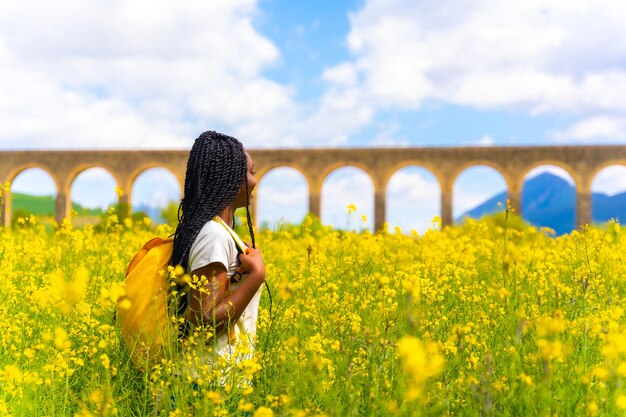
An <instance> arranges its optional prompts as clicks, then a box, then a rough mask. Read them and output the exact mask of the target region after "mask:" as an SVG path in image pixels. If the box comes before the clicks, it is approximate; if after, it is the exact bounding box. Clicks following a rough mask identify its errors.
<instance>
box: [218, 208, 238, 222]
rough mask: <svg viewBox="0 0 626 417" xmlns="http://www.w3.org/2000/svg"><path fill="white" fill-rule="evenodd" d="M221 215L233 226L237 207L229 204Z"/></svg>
mask: <svg viewBox="0 0 626 417" xmlns="http://www.w3.org/2000/svg"><path fill="white" fill-rule="evenodd" d="M219 216H220V217H221V218H222V220H224V221H225V222H226V224H227V225H229V226H231V225H232V224H233V218H234V217H235V209H234V208H232V207H231V206H228V207H226V208H225V209H224V210H222V212H221V213H220V214H219Z"/></svg>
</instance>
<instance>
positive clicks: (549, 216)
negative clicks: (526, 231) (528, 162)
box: [521, 163, 591, 235]
mask: <svg viewBox="0 0 626 417" xmlns="http://www.w3.org/2000/svg"><path fill="white" fill-rule="evenodd" d="M562 165H563V164H549V163H538V164H533V168H530V169H528V170H527V171H525V173H524V176H523V177H522V179H521V181H522V218H523V219H524V220H525V221H526V222H528V223H530V224H532V225H534V226H536V227H549V228H551V229H553V230H554V231H555V232H556V234H557V235H561V234H564V233H569V232H571V231H572V230H574V229H575V228H576V224H577V217H578V215H579V214H578V212H579V207H578V203H579V197H580V193H579V191H580V190H579V188H580V182H579V183H577V182H576V178H574V177H573V176H572V170H571V169H570V170H567V169H566V168H565V167H563V166H562ZM542 167H544V168H546V171H547V172H548V173H550V171H551V169H550V168H557V172H556V173H554V172H552V173H551V175H553V176H556V177H558V179H556V180H551V179H549V178H547V179H544V180H543V181H548V182H538V181H539V179H538V178H539V175H543V174H545V173H543V172H541V168H542ZM532 171H539V173H538V174H537V175H534V176H533V177H532V178H529V175H530V174H531V173H532ZM552 171H554V170H553V169H552ZM564 176H565V178H564ZM533 181H535V183H534V184H532V182H533ZM562 181H565V182H566V183H567V186H564V185H562V184H563V183H562ZM531 185H532V186H531ZM554 193H557V194H554ZM551 196H553V197H551ZM533 198H534V202H536V204H533V205H531V204H529V203H530V202H531V201H533V200H532V199H533ZM551 198H552V200H551ZM555 201H558V204H556V205H555V204H554V202H555ZM551 202H552V203H551ZM555 207H556V208H558V210H555ZM589 213H591V210H589Z"/></svg>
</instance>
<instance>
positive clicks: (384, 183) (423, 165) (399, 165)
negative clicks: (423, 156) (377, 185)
mask: <svg viewBox="0 0 626 417" xmlns="http://www.w3.org/2000/svg"><path fill="white" fill-rule="evenodd" d="M412 166H415V167H419V168H424V169H425V170H427V171H428V172H430V173H431V174H433V175H434V176H435V178H436V179H437V182H438V183H439V188H442V184H443V181H444V178H445V177H444V175H443V174H442V173H441V171H440V170H439V169H438V168H437V167H436V166H435V165H432V164H429V163H427V162H424V161H410V160H407V161H402V162H399V163H397V164H395V165H393V166H392V167H391V168H389V169H388V170H387V171H385V174H384V175H383V178H382V188H383V190H384V191H385V192H387V187H388V186H389V180H390V179H391V177H393V176H394V175H395V174H396V173H397V172H398V171H400V170H401V169H403V168H407V167H412Z"/></svg>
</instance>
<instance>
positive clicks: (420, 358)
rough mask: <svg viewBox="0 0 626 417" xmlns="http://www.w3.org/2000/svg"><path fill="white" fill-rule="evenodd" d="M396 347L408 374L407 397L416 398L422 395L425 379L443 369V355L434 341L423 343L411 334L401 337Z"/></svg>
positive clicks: (409, 398) (410, 399)
mask: <svg viewBox="0 0 626 417" xmlns="http://www.w3.org/2000/svg"><path fill="white" fill-rule="evenodd" d="M397 347H398V356H399V357H400V359H401V361H402V364H403V365H404V369H405V371H406V372H407V374H408V376H409V386H408V389H407V392H406V396H407V399H408V400H409V401H412V400H416V399H418V398H420V397H421V396H422V392H423V389H424V386H425V384H426V381H427V379H428V378H431V377H434V376H437V375H439V374H440V373H441V372H442V371H443V367H444V359H443V356H442V355H441V353H440V352H439V349H438V347H437V345H436V344H435V343H427V344H424V343H422V341H421V340H419V339H418V338H416V337H413V336H404V337H402V339H400V340H399V341H398V344H397Z"/></svg>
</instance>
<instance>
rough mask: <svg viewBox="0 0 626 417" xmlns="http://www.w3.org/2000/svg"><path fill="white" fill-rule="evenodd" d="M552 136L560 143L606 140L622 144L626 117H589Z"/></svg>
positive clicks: (625, 133)
mask: <svg viewBox="0 0 626 417" xmlns="http://www.w3.org/2000/svg"><path fill="white" fill-rule="evenodd" d="M552 136H553V137H554V138H555V139H557V140H560V141H572V140H575V141H584V140H587V139H607V140H610V141H614V142H623V141H624V139H626V117H624V118H618V117H609V116H596V117H590V118H587V119H583V120H580V121H578V122H576V123H574V124H572V125H571V126H569V127H568V128H566V129H564V130H561V131H558V132H554V133H553V134H552Z"/></svg>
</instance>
